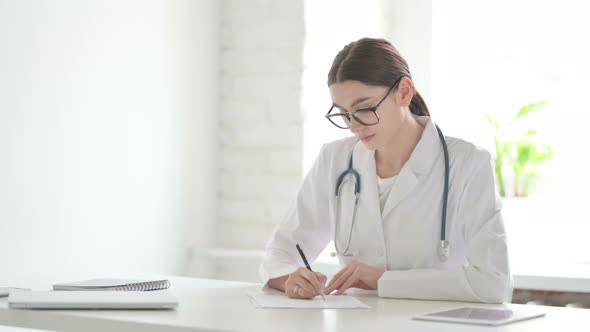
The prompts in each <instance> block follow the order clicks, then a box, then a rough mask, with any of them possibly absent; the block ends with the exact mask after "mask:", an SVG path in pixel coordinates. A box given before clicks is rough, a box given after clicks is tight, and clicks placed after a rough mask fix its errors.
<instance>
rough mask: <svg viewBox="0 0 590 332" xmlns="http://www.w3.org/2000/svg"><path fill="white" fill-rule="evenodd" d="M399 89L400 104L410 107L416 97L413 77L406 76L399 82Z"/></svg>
mask: <svg viewBox="0 0 590 332" xmlns="http://www.w3.org/2000/svg"><path fill="white" fill-rule="evenodd" d="M398 90H399V92H400V106H402V107H409V106H410V102H411V101H412V98H413V97H414V83H413V82H412V80H411V79H409V78H407V77H404V78H402V80H401V81H400V82H399V86H398Z"/></svg>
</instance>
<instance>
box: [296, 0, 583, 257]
mask: <svg viewBox="0 0 590 332" xmlns="http://www.w3.org/2000/svg"><path fill="white" fill-rule="evenodd" d="M420 3H422V5H423V4H424V3H425V2H424V1H421V2H420ZM404 6H405V8H404ZM410 7H411V6H410ZM588 7H590V5H587V4H586V3H585V2H581V1H573V0H565V1H532V0H526V1H506V0H502V1H484V2H482V1H476V2H474V1H468V0H447V1H432V2H431V8H430V9H431V12H428V13H427V14H425V13H421V11H420V10H414V9H411V10H408V6H407V5H403V6H402V2H399V1H394V2H393V3H387V2H380V1H364V2H363V3H362V4H359V3H353V2H347V1H344V2H338V5H336V4H335V2H334V1H332V2H330V1H328V2H314V1H307V2H306V28H307V33H306V34H307V41H306V49H305V53H304V54H305V55H304V59H305V60H304V61H305V72H304V79H303V80H304V81H303V85H304V97H303V108H304V112H305V129H304V130H305V142H304V148H305V151H304V169H305V171H306V172H307V170H308V169H309V167H310V166H311V164H312V162H313V160H314V159H315V157H316V156H317V153H318V151H319V148H320V147H321V145H322V144H323V143H325V142H328V141H331V140H334V139H338V138H340V137H344V136H347V135H349V133H348V132H347V131H345V130H338V129H337V128H335V127H334V126H331V125H330V124H329V123H327V121H326V120H325V119H324V118H323V114H324V113H325V112H326V111H327V108H328V107H329V105H330V102H331V101H330V97H329V93H328V89H327V87H326V83H325V82H326V76H327V72H328V69H329V67H330V65H331V61H332V59H333V57H334V55H335V54H336V53H337V52H338V51H339V50H340V49H341V48H342V46H344V45H345V44H346V43H348V42H350V41H353V40H356V39H358V38H360V37H363V36H370V37H382V36H384V37H385V38H388V39H390V40H391V41H392V42H393V43H394V44H395V45H396V46H398V49H400V52H401V53H402V55H404V56H405V57H406V59H407V60H408V62H409V64H410V68H411V70H412V71H413V72H417V71H418V72H419V71H420V70H427V71H428V73H427V74H424V73H419V75H418V77H419V78H424V80H423V81H421V82H419V83H420V84H419V87H420V86H422V87H423V88H422V89H421V90H420V91H422V92H424V91H426V93H425V94H423V95H424V96H425V98H426V102H427V103H428V105H429V107H430V109H431V112H432V115H433V118H434V120H435V121H436V122H437V123H438V124H439V125H440V126H441V128H443V131H444V132H445V134H446V135H449V136H455V137H460V138H463V139H466V140H468V141H471V142H473V143H475V144H477V145H479V146H482V147H483V148H486V149H487V150H489V151H490V152H491V153H492V154H494V150H495V149H494V144H493V131H492V128H491V126H490V125H489V124H488V123H487V120H486V116H485V115H486V114H487V113H489V114H492V115H494V116H496V117H499V118H501V119H508V118H510V117H511V116H513V115H514V114H515V112H516V111H517V110H518V109H519V108H520V107H521V106H523V105H525V104H527V103H531V102H537V101H546V102H547V105H548V106H547V107H546V108H544V109H543V110H540V111H538V112H535V113H534V114H531V115H530V116H527V119H526V121H529V123H530V124H531V125H532V126H533V127H534V129H536V130H537V131H538V137H539V138H540V139H541V140H542V141H543V142H545V143H547V144H550V145H551V146H552V148H553V149H554V150H555V151H556V155H555V157H554V158H553V159H551V161H550V162H548V163H546V164H545V165H544V167H543V168H542V177H541V178H540V179H539V181H538V185H537V186H536V188H535V189H534V190H533V191H532V194H531V196H530V197H529V198H527V199H525V200H514V199H507V200H505V209H504V214H505V221H506V227H507V231H508V236H509V244H510V250H511V255H512V257H511V259H512V264H513V265H519V264H525V263H528V262H530V261H534V260H536V259H538V260H540V261H543V262H545V263H546V262H547V261H548V260H549V261H551V260H552V261H561V262H564V260H567V261H568V262H570V263H590V250H588V245H587V244H586V243H587V241H586V239H585V236H586V234H588V233H590V232H589V231H590V222H589V219H590V217H588V215H589V213H588V211H587V208H586V206H587V201H588V196H589V195H588V194H586V192H587V190H586V188H590V172H588V170H587V168H588V162H587V159H588V158H587V157H586V147H585V144H584V143H585V142H587V141H588V139H587V138H585V134H586V131H587V130H586V127H587V120H588V117H589V115H588V114H589V113H590V107H589V106H588V105H587V103H586V98H585V96H586V95H587V94H588V90H589V89H590V84H589V83H588V82H589V80H590V61H589V60H588V59H590V47H589V46H588V43H587V42H586V41H585V40H586V39H587V36H585V35H586V33H585V32H587V31H590V20H588V19H587V17H586V16H587V13H588V12H590V10H588V9H590V8H588ZM426 9H427V10H428V7H426ZM421 10H422V9H421ZM392 13H393V14H392ZM430 14H431V15H432V16H431V20H432V21H431V25H432V29H431V30H432V31H431V33H432V35H431V41H432V42H431V43H430V44H428V43H425V42H424V41H423V40H424V36H423V35H420V36H419V37H420V38H414V39H415V41H414V43H415V45H410V47H409V48H412V47H414V49H411V50H410V51H408V47H407V45H408V44H411V43H412V36H409V37H408V34H413V33H414V32H413V30H412V29H411V28H410V29H408V27H407V25H404V24H400V22H399V20H395V19H391V18H392V17H393V16H395V17H397V18H400V17H401V18H404V16H412V15H414V16H416V15H421V16H420V17H408V18H405V19H406V20H408V21H412V20H413V21H416V22H422V21H423V20H424V19H425V17H428V18H429V19H430ZM358 17H363V20H362V22H363V24H359V23H358V20H357V18H358ZM371 18H373V19H371ZM327 22H329V23H327ZM392 36H393V37H392ZM395 36H398V38H396V37H395ZM400 36H401V37H400ZM398 41H399V42H400V43H405V45H402V47H399V46H400V45H399V43H398ZM408 41H409V42H408ZM420 43H422V44H420ZM424 44H428V45H424ZM420 50H422V51H420ZM424 54H429V55H430V63H425V62H424V60H423V59H422V58H421V59H418V57H420V56H423V55H424ZM427 58H428V57H427ZM415 76H416V75H415ZM331 250H332V249H330V248H329V249H327V250H326V253H327V252H330V251H331Z"/></svg>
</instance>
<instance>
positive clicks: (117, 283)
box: [53, 278, 170, 292]
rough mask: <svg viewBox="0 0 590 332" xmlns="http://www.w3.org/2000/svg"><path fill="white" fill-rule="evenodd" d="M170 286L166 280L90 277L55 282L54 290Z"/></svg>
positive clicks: (133, 288)
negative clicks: (87, 278)
mask: <svg viewBox="0 0 590 332" xmlns="http://www.w3.org/2000/svg"><path fill="white" fill-rule="evenodd" d="M169 287H170V281H168V280H135V279H109V278H103V279H90V280H84V281H77V282H70V283H63V284H55V285H53V289H54V290H66V291H82V290H89V291H135V292H141V291H153V290H159V289H166V288H169Z"/></svg>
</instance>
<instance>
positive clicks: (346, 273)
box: [324, 261, 385, 295]
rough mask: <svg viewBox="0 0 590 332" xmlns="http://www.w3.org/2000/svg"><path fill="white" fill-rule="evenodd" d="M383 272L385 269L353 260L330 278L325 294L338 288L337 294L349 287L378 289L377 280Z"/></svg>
mask: <svg viewBox="0 0 590 332" xmlns="http://www.w3.org/2000/svg"><path fill="white" fill-rule="evenodd" d="M383 273H385V270H384V269H379V268H375V267H372V266H369V265H367V264H365V263H361V262H359V261H352V262H351V263H350V264H348V265H346V266H345V267H344V268H343V269H342V270H340V271H339V272H338V273H336V275H335V276H334V278H332V280H330V283H329V284H328V286H327V287H326V290H325V291H324V294H330V293H332V292H333V291H334V290H337V292H336V295H341V294H342V293H344V291H346V290H347V289H349V288H362V289H377V281H378V280H379V278H381V276H382V275H383Z"/></svg>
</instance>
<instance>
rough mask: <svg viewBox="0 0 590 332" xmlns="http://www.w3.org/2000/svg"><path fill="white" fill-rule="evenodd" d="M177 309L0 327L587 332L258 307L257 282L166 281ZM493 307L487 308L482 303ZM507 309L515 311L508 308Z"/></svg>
mask: <svg viewBox="0 0 590 332" xmlns="http://www.w3.org/2000/svg"><path fill="white" fill-rule="evenodd" d="M170 280H171V282H172V289H173V291H174V293H175V294H176V296H177V297H178V299H179V300H180V306H179V307H178V308H177V309H176V310H170V311H141V310H134V311H114V310H105V311H82V310H77V311H65V310H53V311H46V310H16V309H8V308H7V303H6V300H5V299H3V300H0V325H11V326H21V327H29V328H38V329H47V330H55V331H72V332H74V331H75V332H79V331H86V332H94V331H96V332H99V331H100V332H105V331H106V332H117V331H125V332H135V331H145V332H151V331H170V332H180V331H277V330H280V331H281V332H291V331H292V332H303V331H339V332H340V331H341V332H346V331H366V332H373V331H374V332H377V331H388V332H391V331H404V332H414V331H415V332H425V331H437V332H441V331H443V332H444V331H449V332H450V331H453V332H461V331H486V332H490V331H505V332H521V331H535V332H543V331H552V332H554V331H559V330H567V331H568V332H570V331H584V332H587V331H590V310H588V309H572V308H556V307H539V308H542V309H544V310H545V311H546V312H547V316H546V317H545V318H540V319H535V320H531V321H524V322H519V323H514V324H510V325H506V326H502V327H497V328H494V327H486V326H475V325H460V324H449V323H436V322H423V321H414V320H411V319H410V317H411V316H413V315H414V314H418V313H424V312H430V311H435V310H442V309H446V308H451V307H456V306H460V305H462V304H463V303H458V302H435V301H412V300H394V299H381V298H378V297H376V296H369V295H361V296H358V298H359V299H360V300H362V301H363V302H365V303H367V304H368V305H369V306H371V308H370V309H340V310H336V309H329V310H311V309H257V308H255V307H254V306H253V305H252V304H251V303H250V300H249V298H248V297H247V296H246V291H247V290H252V289H257V288H258V287H260V286H259V285H256V284H250V283H241V282H229V281H215V280H206V279H191V278H176V277H175V278H170ZM488 306H493V305H488ZM508 306H509V307H513V306H514V307H516V306H518V305H515V304H510V305H508Z"/></svg>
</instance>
